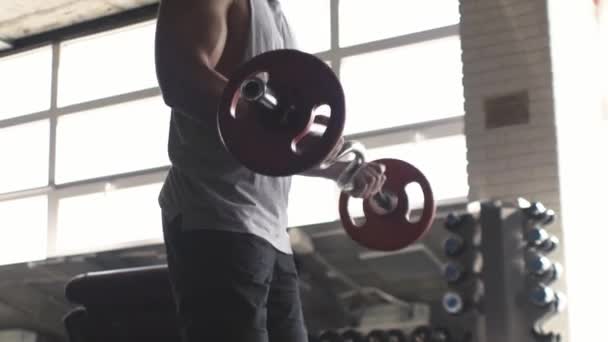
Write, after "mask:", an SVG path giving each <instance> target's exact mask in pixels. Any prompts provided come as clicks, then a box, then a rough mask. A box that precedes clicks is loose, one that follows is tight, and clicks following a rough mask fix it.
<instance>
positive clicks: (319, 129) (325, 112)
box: [291, 104, 331, 155]
mask: <svg viewBox="0 0 608 342" xmlns="http://www.w3.org/2000/svg"><path fill="white" fill-rule="evenodd" d="M312 117H313V118H314V120H313V122H312V124H311V125H310V127H308V129H307V130H306V132H305V135H304V136H303V137H302V138H301V139H297V140H294V142H293V143H292V144H291V150H292V151H293V153H294V154H296V155H301V154H303V153H305V152H306V151H309V150H311V149H316V148H317V147H318V146H319V145H320V144H324V142H322V141H321V140H320V139H318V137H322V136H323V135H324V134H325V132H326V131H327V121H328V120H329V118H331V107H330V106H329V105H328V104H320V105H318V106H316V107H314V108H313V110H312ZM325 118H327V119H325ZM311 137H317V139H318V140H317V141H316V142H314V143H311V139H310V138H311Z"/></svg>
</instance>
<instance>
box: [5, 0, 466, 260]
mask: <svg viewBox="0 0 608 342" xmlns="http://www.w3.org/2000/svg"><path fill="white" fill-rule="evenodd" d="M339 1H340V0H331V6H330V11H331V12H330V21H331V22H330V29H331V30H330V35H331V37H330V41H331V47H330V49H329V50H327V51H321V52H318V53H315V55H316V56H317V57H319V58H320V59H323V60H325V61H328V62H329V63H330V65H331V67H332V69H333V70H334V72H335V73H336V75H338V77H339V76H340V66H341V62H342V60H343V59H344V58H347V57H350V56H356V55H360V54H365V53H369V52H375V51H380V50H385V49H391V48H397V47H402V46H406V45H410V44H415V43H420V42H424V41H428V40H433V39H440V38H446V37H451V36H458V35H459V24H456V25H450V26H445V27H439V28H434V29H430V30H426V31H422V32H415V33H409V34H405V35H401V36H396V37H391V38H387V39H382V40H377V41H371V42H365V43H361V44H357V45H352V46H345V47H340V44H339V12H338V11H339ZM107 20H108V21H104V22H102V21H98V25H99V27H98V28H97V29H95V30H91V28H90V27H86V26H80V30H81V32H79V33H78V34H74V32H73V31H69V32H70V34H69V35H66V34H65V33H64V34H59V35H58V36H56V37H53V38H49V39H48V40H47V41H44V42H40V41H36V40H35V39H34V41H35V43H32V45H31V46H30V47H23V46H19V44H17V45H16V46H18V48H17V49H14V50H11V51H9V52H5V53H1V54H0V58H2V57H5V56H9V55H12V54H16V53H21V52H24V51H27V50H28V49H30V48H31V49H33V48H38V47H41V46H44V45H51V47H52V75H51V99H50V100H51V106H50V109H49V110H46V111H42V112H38V113H31V114H27V115H22V116H18V117H14V118H10V119H6V120H0V128H5V127H11V126H15V125H19V124H23V123H29V122H32V121H37V120H41V119H50V144H49V170H48V171H49V172H48V175H49V181H48V184H47V185H46V186H44V187H40V188H35V189H24V190H20V191H16V192H11V193H1V194H0V201H7V200H13V199H20V198H25V197H30V196H35V195H47V196H48V223H49V227H48V232H47V239H48V248H47V257H55V256H63V255H66V253H63V252H62V251H59V250H57V245H56V239H57V211H58V203H59V200H60V199H61V198H65V197H71V196H76V195H83V194H91V193H95V192H100V191H103V190H104V189H105V186H106V184H108V183H111V184H112V185H113V186H118V187H121V188H124V187H133V186H139V185H148V184H153V183H157V182H162V181H164V178H165V176H166V174H167V172H168V171H169V168H170V166H169V165H167V166H163V167H156V168H151V169H142V170H138V171H135V172H129V173H123V174H114V175H109V176H104V177H99V178H93V179H86V180H80V181H76V182H70V183H64V184H61V185H57V184H55V169H56V147H57V146H56V145H57V121H58V118H59V117H61V116H64V115H74V114H77V113H79V112H82V111H86V110H91V109H97V108H101V107H105V106H109V105H119V104H123V103H128V102H131V101H136V100H144V99H149V98H152V97H155V96H159V95H161V91H160V89H159V88H158V87H152V88H148V89H142V90H137V91H133V92H129V93H125V94H120V95H115V96H111V97H107V98H100V99H95V100H91V101H87V102H83V103H77V104H72V105H68V106H65V107H58V102H57V99H58V86H59V85H58V82H59V81H58V70H59V60H60V54H61V43H62V42H64V41H67V40H72V39H74V38H79V37H86V36H89V35H93V34H97V33H100V32H103V31H111V30H116V29H120V28H126V27H128V26H131V25H134V24H135V25H138V24H142V23H144V22H146V21H150V20H155V15H154V16H151V15H150V13H148V12H144V15H142V17H140V18H139V19H138V20H134V19H133V18H132V17H128V20H125V21H124V22H120V21H116V20H113V19H112V18H108V19H107ZM108 22H109V23H111V24H108ZM462 114H463V115H462V116H457V117H449V118H446V119H439V120H433V121H425V122H419V123H415V124H408V125H403V126H397V127H391V128H386V129H380V130H374V131H367V132H361V133H355V134H349V135H347V136H346V137H345V138H346V139H349V140H351V139H352V140H358V141H360V142H362V143H363V144H364V145H365V146H366V147H367V148H368V149H372V148H375V147H382V146H385V145H394V144H404V143H410V142H415V141H417V140H419V139H421V138H423V139H432V138H440V137H447V136H453V135H459V134H464V109H463V113H462ZM466 201H467V198H466V196H465V197H463V198H455V199H445V200H438V201H437V205H438V206H444V205H453V204H461V203H466ZM148 243H153V242H150V241H133V242H132V243H129V244H126V245H128V246H131V247H134V246H141V245H145V244H148ZM155 243H158V241H156V242H155ZM109 247H110V246H109ZM120 247H125V245H124V244H123V245H121V246H120Z"/></svg>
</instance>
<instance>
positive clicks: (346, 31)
mask: <svg viewBox="0 0 608 342" xmlns="http://www.w3.org/2000/svg"><path fill="white" fill-rule="evenodd" d="M459 21H460V17H459V14H458V1H454V0H426V1H403V0H374V1H371V2H370V1H340V28H339V31H340V46H352V45H356V44H362V43H367V42H371V41H375V40H380V39H385V38H392V37H396V36H401V35H406V34H411V33H417V32H424V31H427V30H430V29H435V28H438V27H444V26H449V25H455V24H458V23H459Z"/></svg>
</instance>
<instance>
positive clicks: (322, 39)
mask: <svg viewBox="0 0 608 342" xmlns="http://www.w3.org/2000/svg"><path fill="white" fill-rule="evenodd" d="M330 3H331V2H330V1H328V0H306V1H302V0H281V5H282V7H283V11H284V13H285V16H286V17H287V21H288V22H289V25H290V26H291V29H292V31H293V33H294V34H295V36H296V40H297V43H298V50H302V51H305V52H308V53H316V52H321V51H326V50H329V48H330V46H331V38H330V30H331V28H330V19H329V18H330V15H329V13H330Z"/></svg>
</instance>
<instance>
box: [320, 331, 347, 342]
mask: <svg viewBox="0 0 608 342" xmlns="http://www.w3.org/2000/svg"><path fill="white" fill-rule="evenodd" d="M318 341H319V342H344V339H343V338H342V335H341V334H340V333H338V332H337V331H335V330H325V331H323V332H322V333H321V334H319V338H318Z"/></svg>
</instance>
